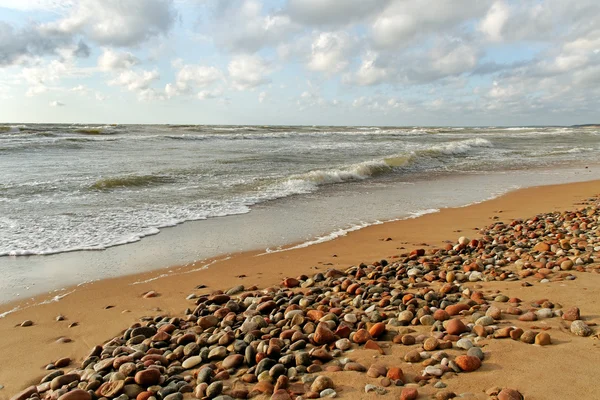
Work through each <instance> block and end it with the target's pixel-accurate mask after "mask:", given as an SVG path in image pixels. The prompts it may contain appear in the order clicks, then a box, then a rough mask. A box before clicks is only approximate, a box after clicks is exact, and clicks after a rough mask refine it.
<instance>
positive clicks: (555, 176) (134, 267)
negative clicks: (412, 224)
mask: <svg viewBox="0 0 600 400" xmlns="http://www.w3.org/2000/svg"><path fill="white" fill-rule="evenodd" d="M559 171H560V172H559ZM421 178H423V177H420V176H418V175H417V176H416V179H415V180H410V181H408V182H404V181H402V182H397V183H396V184H392V183H391V182H386V181H383V182H380V183H375V184H370V183H369V182H360V181H359V182H354V183H350V184H345V185H342V186H341V187H338V186H335V185H332V186H331V187H325V188H323V190H322V191H320V194H319V195H313V194H309V195H298V196H293V197H290V198H285V199H278V200H272V201H269V202H265V203H261V204H257V205H255V206H253V207H252V210H251V212H249V213H245V214H241V215H229V216H223V217H218V218H209V219H206V220H200V221H188V222H185V223H182V224H179V225H177V226H174V227H168V228H163V229H162V230H161V232H160V233H159V234H157V235H151V236H147V237H145V238H143V239H142V240H139V241H136V242H134V243H130V244H127V245H122V246H112V247H109V248H107V249H105V250H102V251H74V252H68V253H59V254H52V255H45V256H23V257H8V256H7V257H0V270H2V271H3V272H4V273H5V275H4V281H3V282H2V284H0V289H2V290H1V291H0V307H1V306H4V305H6V304H10V303H13V302H14V301H15V300H16V301H19V302H21V301H27V299H31V298H32V297H38V296H39V295H43V294H47V293H50V292H53V291H55V290H56V289H61V288H65V287H71V286H75V285H78V284H82V283H83V282H90V281H96V280H101V279H107V278H113V277H122V276H128V275H134V274H137V273H140V272H142V271H144V272H146V271H147V272H150V271H161V270H165V269H166V268H169V267H171V266H182V265H191V264H192V263H194V262H201V261H202V260H211V259H214V258H217V257H219V256H220V255H223V254H237V253H241V252H247V251H254V250H261V251H263V252H268V251H273V250H274V249H275V250H276V249H278V248H282V247H283V248H290V247H293V246H297V245H302V247H306V246H307V245H309V244H314V243H318V242H324V241H327V240H330V239H332V238H335V237H338V236H344V235H345V234H346V233H347V232H350V231H355V230H357V229H358V228H359V227H361V228H362V227H364V226H370V225H376V224H380V223H381V221H384V222H388V221H396V220H399V219H405V218H412V217H414V215H415V214H419V213H423V212H429V211H431V210H433V209H436V210H439V209H443V208H448V207H450V208H452V207H463V206H468V205H470V204H476V203H479V202H481V201H487V200H489V199H493V198H496V197H498V196H502V195H503V194H505V193H507V192H509V191H511V190H515V189H518V188H519V187H523V186H529V185H546V184H562V183H565V182H581V181H587V180H590V179H599V178H600V166H598V165H593V166H592V168H589V169H587V168H583V167H574V166H570V167H569V168H566V169H556V170H547V169H542V170H532V171H527V172H524V171H521V172H511V173H508V174H505V173H495V174H457V175H454V176H453V175H442V176H438V177H437V178H436V179H435V180H434V181H435V182H436V183H432V182H431V181H429V180H427V179H421ZM407 185H408V186H407ZM365 204H368V207H364V205H365ZM267 249H269V250H267Z"/></svg>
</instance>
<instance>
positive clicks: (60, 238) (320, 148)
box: [0, 124, 600, 301]
mask: <svg viewBox="0 0 600 400" xmlns="http://www.w3.org/2000/svg"><path fill="white" fill-rule="evenodd" d="M598 164H600V129H598V128H597V127H511V128H502V127H480V128H466V127H465V128H452V127H436V128H424V127H294V126H265V127H259V126H248V127H243V126H191V125H186V126H180V125H179V126H178V125H174V126H169V125H107V126H96V125H93V126H84V125H38V124H23V125H4V126H2V125H0V272H2V273H4V274H5V277H7V278H6V279H5V280H4V283H0V288H1V289H2V290H3V291H4V292H6V293H9V294H8V295H6V296H8V297H9V298H10V297H11V296H12V297H14V295H15V293H16V292H17V291H22V290H23V287H25V286H26V285H28V284H27V283H24V282H31V280H32V279H33V278H32V277H34V276H35V277H37V278H39V280H40V281H42V280H43V279H50V278H52V277H54V278H55V280H56V282H55V283H53V284H52V285H50V287H58V286H57V285H61V284H63V283H65V278H64V276H63V275H64V274H63V273H62V272H61V271H63V270H65V271H66V270H69V268H67V267H64V266H63V267H61V268H62V270H57V268H56V264H57V262H56V260H57V258H56V257H52V256H49V255H51V254H57V255H59V256H60V255H61V254H62V253H66V252H77V251H78V250H104V249H111V248H112V249H116V248H115V247H114V246H117V245H122V244H126V243H132V242H137V241H139V240H140V239H142V238H144V237H146V236H152V235H155V234H157V233H159V232H161V230H163V231H165V232H167V231H166V230H165V228H167V227H172V226H175V225H178V224H181V223H183V222H186V221H201V223H198V222H197V223H193V224H192V225H189V226H192V227H195V228H194V229H196V231H194V232H195V233H194V232H188V234H189V236H191V237H193V240H195V242H194V243H195V246H196V248H195V250H194V251H193V252H190V251H188V250H184V249H178V246H177V245H173V243H172V247H171V249H172V251H171V253H173V254H171V255H169V256H167V257H166V258H164V257H163V258H161V257H158V258H157V257H154V256H153V258H154V259H159V260H161V261H162V262H189V261H194V260H196V259H198V258H200V259H201V258H203V257H210V256H214V255H218V254H221V253H226V252H231V251H237V250H248V249H255V248H259V247H261V246H262V247H265V249H266V251H277V248H278V247H280V246H281V245H284V244H287V243H291V242H302V243H303V244H302V245H310V244H311V243H318V242H320V241H324V240H329V239H331V238H333V237H336V236H339V235H343V234H345V232H347V231H349V230H354V229H359V228H360V227H363V226H366V225H369V224H372V223H379V222H380V221H383V220H389V219H393V218H398V217H410V216H411V215H418V214H419V213H424V212H432V211H433V210H435V209H437V208H441V207H446V206H457V205H464V204H468V203H470V202H473V201H482V200H484V199H486V198H489V197H493V196H496V195H498V194H500V193H503V192H506V191H507V190H510V189H514V188H517V187H524V186H533V185H536V184H545V183H561V182H566V181H572V180H585V179H592V178H597V177H599V176H600V175H599V174H598V171H597V168H596V166H597V165H598ZM586 167H589V168H587V169H586ZM245 215H247V216H245ZM235 216H238V217H237V218H238V219H237V220H236V219H235V218H236V217H235ZM217 217H226V218H225V219H222V218H217ZM243 221H253V222H252V224H258V225H260V226H263V229H256V227H254V228H253V229H252V230H250V231H245V230H244V228H243V227H242V226H241V225H243ZM285 222H290V224H286V223H285ZM292 222H293V223H292ZM183 226H186V224H184V225H183ZM223 226H227V229H225V230H224V228H223ZM177 229H179V228H176V230H177ZM186 229H188V228H186ZM174 231H175V230H174ZM174 231H173V232H174ZM184 231H185V229H180V230H179V232H184ZM199 232H200V233H199ZM163 235H164V234H163ZM197 235H201V237H200V239H199V238H198V237H196V236H197ZM156 237H157V238H160V237H161V235H158V236H156ZM171 237H173V234H171ZM164 238H166V236H165V237H164ZM165 240H166V239H165ZM165 240H162V239H161V240H154V241H150V238H148V239H146V241H148V243H153V245H154V246H157V247H159V248H160V246H161V244H160V243H161V242H165ZM178 240H179V242H185V243H187V245H188V247H190V246H192V244H191V243H188V242H186V241H187V240H192V239H188V238H187V237H186V238H182V237H179V239H178ZM142 242H144V241H142ZM166 242H167V243H168V242H169V240H166ZM129 246H132V245H129ZM125 247H127V246H125ZM132 248H133V247H132ZM104 251H105V252H106V254H107V256H105V259H104V260H102V262H101V265H99V264H98V263H94V262H91V261H90V262H88V263H83V264H84V265H83V266H81V267H80V273H79V274H78V275H77V277H76V278H73V279H72V281H68V280H67V282H66V283H78V282H80V281H84V280H87V279H95V278H99V277H104V276H114V275H119V274H125V273H133V272H137V271H139V270H141V269H143V268H157V267H158V266H157V265H155V263H153V262H151V261H150V260H149V259H145V261H144V260H142V261H140V263H138V264H136V263H133V264H132V263H130V264H131V265H132V266H133V267H131V268H126V267H122V266H117V267H115V266H114V265H115V264H118V263H117V262H116V261H115V259H116V258H118V257H116V258H112V257H113V256H112V255H115V254H118V253H120V252H121V253H123V251H121V250H104ZM111 251H112V252H111ZM177 251H179V253H177ZM164 252H169V250H167V249H165V250H164ZM92 253H104V252H103V251H100V252H92ZM76 254H84V253H79V252H77V253H76ZM109 255H111V256H110V257H109ZM62 257H63V258H58V261H59V262H62V263H63V264H64V265H69V260H70V259H69V258H68V257H65V256H62ZM95 257H96V259H98V257H97V256H95ZM100 258H102V256H101V257H100ZM121 258H122V257H121ZM72 259H73V258H71V260H72ZM78 260H79V261H80V262H81V260H85V258H81V257H79V258H78ZM108 264H110V266H109V265H108ZM142 264H143V266H141V265H142ZM48 265H53V266H54V267H52V268H54V269H53V270H50V269H49V268H50V267H49V266H48ZM167 265H169V264H166V265H165V264H163V265H162V266H163V267H164V266H167ZM144 266H147V267H144ZM111 268H112V269H111ZM41 271H42V272H44V271H45V272H44V273H42V272H41ZM63 272H64V271H63ZM72 275H73V274H72V272H71V273H70V276H72ZM44 276H45V278H44ZM34 280H35V279H34ZM42 286H43V287H44V288H46V289H47V288H48V286H47V285H46V286H44V285H41V284H40V285H39V287H42ZM27 287H29V286H27ZM38 291H39V290H38ZM6 296H5V297H4V298H0V301H2V300H6Z"/></svg>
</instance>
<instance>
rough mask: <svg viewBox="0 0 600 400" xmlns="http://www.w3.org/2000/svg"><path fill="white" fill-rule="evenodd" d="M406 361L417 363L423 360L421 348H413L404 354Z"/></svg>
mask: <svg viewBox="0 0 600 400" xmlns="http://www.w3.org/2000/svg"><path fill="white" fill-rule="evenodd" d="M404 361H406V362H409V363H417V362H419V361H421V353H420V352H419V350H411V351H409V352H408V353H406V354H405V355H404Z"/></svg>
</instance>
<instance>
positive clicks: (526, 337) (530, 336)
mask: <svg viewBox="0 0 600 400" xmlns="http://www.w3.org/2000/svg"><path fill="white" fill-rule="evenodd" d="M535 336H536V333H535V332H534V331H525V332H523V334H522V335H521V342H523V343H527V344H533V343H534V342H535Z"/></svg>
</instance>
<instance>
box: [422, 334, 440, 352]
mask: <svg viewBox="0 0 600 400" xmlns="http://www.w3.org/2000/svg"><path fill="white" fill-rule="evenodd" d="M439 345H440V342H439V341H438V340H437V339H436V338H434V337H430V338H427V339H426V340H425V342H423V349H425V350H426V351H433V350H435V349H437V348H438V346H439Z"/></svg>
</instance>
